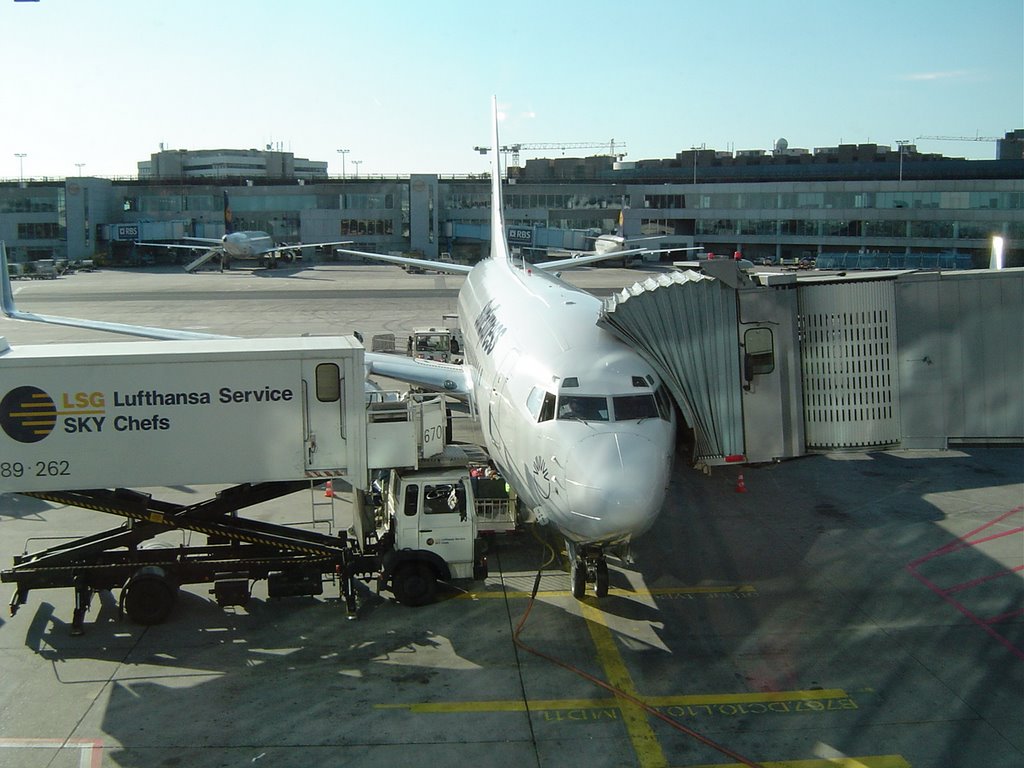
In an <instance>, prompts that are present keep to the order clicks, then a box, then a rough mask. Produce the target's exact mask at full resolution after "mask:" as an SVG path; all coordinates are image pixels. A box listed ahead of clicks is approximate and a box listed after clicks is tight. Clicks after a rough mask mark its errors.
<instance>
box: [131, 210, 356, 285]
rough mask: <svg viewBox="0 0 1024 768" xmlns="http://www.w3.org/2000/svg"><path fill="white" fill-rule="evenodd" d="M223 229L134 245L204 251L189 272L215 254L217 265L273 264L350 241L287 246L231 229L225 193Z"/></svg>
mask: <svg viewBox="0 0 1024 768" xmlns="http://www.w3.org/2000/svg"><path fill="white" fill-rule="evenodd" d="M224 231H225V233H226V234H225V235H224V236H223V237H220V238H213V237H186V238H185V239H186V240H188V241H189V243H154V242H149V241H146V240H138V241H136V245H146V246H150V247H153V248H176V249H184V250H191V251H195V250H200V249H202V248H204V247H205V248H206V251H205V252H204V253H203V254H202V255H200V256H199V257H198V258H197V259H195V260H194V261H191V262H189V263H188V264H187V265H186V266H185V271H186V272H192V271H194V270H196V269H198V268H199V267H200V266H202V265H203V264H205V263H206V262H208V261H210V259H213V258H215V257H218V256H219V257H220V259H221V268H222V269H223V268H225V267H230V264H231V260H232V259H258V260H259V261H260V262H261V263H263V264H267V265H270V266H273V265H274V263H276V262H277V261H285V262H290V261H292V259H296V258H300V257H301V255H302V249H303V248H315V247H317V246H327V245H350V244H351V243H352V241H351V240H338V241H334V242H330V243H299V244H297V245H287V244H285V243H277V242H276V241H275V240H274V238H273V237H272V236H271V235H269V234H268V233H266V232H259V231H252V230H240V231H237V232H236V231H234V230H233V223H232V215H231V206H230V205H229V204H228V194H227V192H225V193H224Z"/></svg>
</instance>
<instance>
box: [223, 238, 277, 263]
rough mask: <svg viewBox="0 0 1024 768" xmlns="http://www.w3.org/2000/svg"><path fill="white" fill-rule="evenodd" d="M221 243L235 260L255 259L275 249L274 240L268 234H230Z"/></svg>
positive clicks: (226, 252)
mask: <svg viewBox="0 0 1024 768" xmlns="http://www.w3.org/2000/svg"><path fill="white" fill-rule="evenodd" d="M221 243H222V244H223V246H224V253H225V254H227V255H228V256H229V257H231V258H233V259H254V258H257V257H258V256H262V255H264V254H267V253H270V252H272V251H273V250H274V249H275V243H274V239H273V238H272V237H271V236H270V235H268V234H267V233H266V232H229V233H228V234H226V235H224V237H222V238H221Z"/></svg>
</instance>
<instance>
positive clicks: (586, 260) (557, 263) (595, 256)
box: [533, 248, 652, 270]
mask: <svg viewBox="0 0 1024 768" xmlns="http://www.w3.org/2000/svg"><path fill="white" fill-rule="evenodd" d="M651 252H652V251H651V249H650V248H629V249H627V250H625V251H609V252H608V253H588V254H587V255H586V256H576V257H575V258H574V257H569V258H565V259H555V260H554V261H541V262H538V263H537V264H534V265H533V267H534V269H561V270H565V269H573V268H574V267H583V266H586V265H587V264H593V263H594V262H595V261H607V260H608V259H621V258H622V257H623V256H634V255H636V254H640V253H651Z"/></svg>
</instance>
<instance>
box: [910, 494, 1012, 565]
mask: <svg viewBox="0 0 1024 768" xmlns="http://www.w3.org/2000/svg"><path fill="white" fill-rule="evenodd" d="M1022 510H1024V506H1020V507H1015V508H1014V509H1011V510H1010V511H1009V512H1004V513H1003V514H1001V515H999V516H998V517H996V518H995V519H993V520H989V521H988V522H987V523H985V524H984V525H980V526H978V527H977V528H975V529H974V530H973V531H970V532H968V533H965V534H964V535H963V536H960V537H958V538H956V539H954V540H953V541H951V542H949V543H948V544H943V545H942V546H941V547H939V548H938V549H936V550H934V551H932V552H929V553H928V554H927V555H922V556H921V557H919V558H917V559H916V560H913V561H911V563H910V566H911V567H912V566H917V565H920V564H921V563H923V562H926V561H928V560H931V559H932V558H933V557H939V556H940V555H945V554H949V553H950V552H955V551H956V550H958V549H964V548H965V547H973V546H974V545H975V544H981V543H982V542H985V541H991V539H993V538H999V537H1000V536H1008V535H1010V534H1012V533H1020V532H1021V531H1024V527H1022V528H1014V529H1013V530H1011V531H1006V532H1004V533H997V534H994V535H993V536H991V537H989V538H986V539H981V540H979V541H971V537H972V536H975V535H977V534H979V533H981V532H982V531H984V530H985V529H986V528H990V527H992V526H993V525H997V524H998V523H1001V522H1002V521H1003V520H1005V519H1006V518H1008V517H1011V516H1013V515H1015V514H1017V513H1018V512H1020V511H1022Z"/></svg>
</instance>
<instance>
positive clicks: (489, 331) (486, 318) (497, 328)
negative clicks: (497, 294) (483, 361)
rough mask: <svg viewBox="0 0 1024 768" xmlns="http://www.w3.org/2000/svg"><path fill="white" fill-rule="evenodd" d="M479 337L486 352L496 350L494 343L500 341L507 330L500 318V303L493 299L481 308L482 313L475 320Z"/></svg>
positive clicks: (489, 352) (474, 324) (481, 347)
mask: <svg viewBox="0 0 1024 768" xmlns="http://www.w3.org/2000/svg"><path fill="white" fill-rule="evenodd" d="M473 327H474V328H475V329H476V335H477V338H478V339H479V340H480V349H482V350H483V351H484V352H485V353H486V354H488V355H489V354H491V352H493V351H494V345H495V344H497V343H498V339H500V338H501V337H502V336H503V335H504V334H505V331H506V330H507V329H506V328H505V326H504V324H503V323H502V322H501V321H500V320H499V319H498V305H497V304H496V303H495V301H494V299H491V300H490V301H488V302H487V303H486V304H484V306H483V308H482V309H481V310H480V314H479V315H477V316H476V319H475V320H474V321H473Z"/></svg>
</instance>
